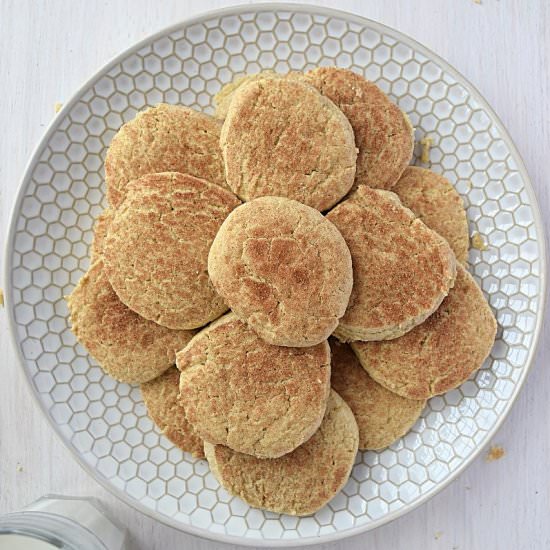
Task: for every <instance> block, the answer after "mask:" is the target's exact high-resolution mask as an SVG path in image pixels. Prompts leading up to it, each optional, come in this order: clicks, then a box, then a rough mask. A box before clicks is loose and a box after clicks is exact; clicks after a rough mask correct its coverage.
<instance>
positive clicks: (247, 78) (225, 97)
mask: <svg viewBox="0 0 550 550" xmlns="http://www.w3.org/2000/svg"><path fill="white" fill-rule="evenodd" d="M282 76H283V75H281V74H280V73H276V72H275V71H269V70H268V71H262V72H259V73H254V74H247V75H244V76H241V77H239V78H236V79H235V80H233V81H232V82H228V83H227V84H226V85H225V86H223V87H222V89H221V90H220V91H219V92H218V93H217V94H216V95H215V96H214V103H215V105H216V112H215V114H214V116H215V117H216V118H219V119H221V120H223V119H225V117H226V116H227V111H228V110H229V105H230V104H231V101H232V99H233V96H234V94H235V92H236V91H237V90H238V89H239V88H240V87H241V86H243V85H245V84H248V83H249V82H256V81H257V80H269V79H274V78H281V77H282Z"/></svg>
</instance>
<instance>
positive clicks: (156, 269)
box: [103, 172, 240, 329]
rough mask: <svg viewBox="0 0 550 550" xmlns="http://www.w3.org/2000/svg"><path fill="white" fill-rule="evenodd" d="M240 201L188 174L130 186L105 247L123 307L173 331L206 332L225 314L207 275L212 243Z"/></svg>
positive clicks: (148, 178) (169, 174) (160, 176)
mask: <svg viewBox="0 0 550 550" xmlns="http://www.w3.org/2000/svg"><path fill="white" fill-rule="evenodd" d="M239 204H240V201H239V200H238V199H237V197H235V195H233V194H232V193H231V192H230V191H227V190H226V189H222V188H221V187H219V186H218V185H215V184H213V183H209V182H207V181H205V180H200V179H198V178H194V177H192V176H189V175H186V174H178V173H176V172H164V173H161V174H150V175H148V176H143V177H142V178H140V179H138V180H135V181H133V182H131V183H130V184H129V185H128V189H127V196H126V199H125V200H124V202H123V203H122V204H121V205H120V206H119V207H118V208H117V209H116V211H115V214H114V216H113V219H112V220H111V223H110V225H109V229H108V231H107V235H106V237H105V243H104V247H103V257H104V263H105V273H106V274H107V277H108V278H109V281H110V282H111V284H112V286H113V288H114V290H115V292H116V293H117V295H118V296H119V298H120V299H121V301H122V302H124V303H125V304H126V305H127V306H128V307H129V308H130V309H132V310H134V311H136V312H137V313H139V315H141V316H142V317H145V318H146V319H150V320H152V321H155V322H156V323H158V324H160V325H163V326H167V327H169V328H174V329H192V328H197V327H201V326H203V325H205V324H207V323H208V322H210V321H212V320H214V319H217V318H218V317H219V316H220V315H222V314H223V313H224V312H225V311H226V310H227V306H226V305H225V303H224V301H223V299H222V298H221V297H220V296H219V295H218V293H217V292H216V291H215V290H214V287H213V285H212V283H211V281H210V279H209V277H208V271H207V261H208V251H209V249H210V245H211V244H212V241H213V239H214V237H215V235H216V233H217V232H218V229H219V228H220V226H221V224H222V222H223V221H224V219H225V218H226V217H227V215H228V214H229V213H230V212H231V211H232V210H233V209H234V208H235V207H236V206H238V205H239Z"/></svg>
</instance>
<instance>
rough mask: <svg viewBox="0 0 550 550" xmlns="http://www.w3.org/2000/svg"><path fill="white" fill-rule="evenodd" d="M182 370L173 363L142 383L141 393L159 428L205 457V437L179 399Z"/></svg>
mask: <svg viewBox="0 0 550 550" xmlns="http://www.w3.org/2000/svg"><path fill="white" fill-rule="evenodd" d="M179 381H180V371H179V370H178V369H177V368H176V367H170V368H169V369H168V370H167V371H166V372H165V373H163V374H161V375H160V376H159V377H157V378H155V379H154V380H151V381H150V382H145V383H144V384H141V388H140V389H141V396H142V397H143V402H144V403H145V407H146V408H147V414H148V415H149V417H150V418H151V420H152V421H153V422H154V423H155V424H156V425H157V427H158V428H159V430H160V431H161V432H162V434H163V435H165V436H166V437H167V438H168V439H169V440H170V441H171V442H172V443H174V445H176V446H177V447H179V448H180V449H181V450H183V451H185V452H188V453H191V454H192V455H193V456H195V457H197V458H204V444H203V441H202V439H201V438H200V437H199V436H198V435H197V434H196V433H195V430H194V429H193V427H192V426H191V424H189V422H187V419H186V418H185V410H184V408H183V407H182V406H181V405H180V404H179V403H178V394H179Z"/></svg>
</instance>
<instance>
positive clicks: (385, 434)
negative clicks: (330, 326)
mask: <svg viewBox="0 0 550 550" xmlns="http://www.w3.org/2000/svg"><path fill="white" fill-rule="evenodd" d="M330 349H331V351H332V359H331V376H330V383H331V386H332V389H334V390H336V391H337V392H338V394H339V395H340V397H341V398H342V399H343V400H344V401H345V402H346V403H347V404H348V405H349V408H350V409H351V410H352V412H353V415H354V416H355V420H356V421H357V426H358V428H359V449H361V450H363V451H366V450H378V449H384V448H385V447H387V446H388V445H391V444H392V443H393V442H394V441H396V440H397V439H399V438H400V437H402V436H403V435H405V434H406V433H407V432H408V431H409V430H410V429H411V427H412V426H413V425H414V423H415V422H416V421H417V420H418V417H419V416H420V414H421V413H422V409H423V408H424V405H426V401H425V400H413V399H407V398H405V397H401V396H400V395H397V394H396V393H393V392H391V391H389V390H387V389H386V388H384V387H383V386H381V385H380V384H379V383H378V382H375V381H374V380H373V379H372V378H371V377H370V376H369V375H368V373H367V372H366V371H365V369H364V368H363V367H362V366H361V363H359V360H358V359H357V357H356V356H355V354H354V353H353V351H352V349H351V348H350V347H349V345H348V344H342V343H340V342H338V341H337V340H334V339H331V340H330Z"/></svg>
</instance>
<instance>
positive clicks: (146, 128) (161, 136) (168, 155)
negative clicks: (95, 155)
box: [105, 103, 225, 207]
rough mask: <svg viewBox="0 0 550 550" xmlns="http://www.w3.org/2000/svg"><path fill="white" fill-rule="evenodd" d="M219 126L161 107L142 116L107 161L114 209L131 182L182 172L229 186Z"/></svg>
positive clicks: (116, 141)
mask: <svg viewBox="0 0 550 550" xmlns="http://www.w3.org/2000/svg"><path fill="white" fill-rule="evenodd" d="M220 129H221V124H220V122H219V121H218V120H216V119H214V118H212V117H210V116H208V115H205V114H203V113H199V112H197V111H195V110H193V109H190V108H189V107H183V106H180V105H168V104H166V103H160V104H159V105H157V106H156V107H151V108H148V109H145V110H144V111H141V112H140V113H138V114H137V116H136V117H135V118H134V119H132V120H130V121H129V122H127V123H126V124H124V125H123V126H122V127H121V128H120V130H119V131H118V132H117V134H116V135H115V137H114V138H113V140H112V141H111V145H110V146H109V150H108V151H107V156H106V158H105V183H106V187H107V198H108V200H109V204H110V205H111V206H114V207H117V206H118V205H119V204H120V203H121V202H122V201H123V200H124V197H125V196H126V187H127V185H128V183H129V182H130V181H132V180H135V179H137V178H140V177H141V176H144V175H146V174H153V173H156V172H181V173H183V174H190V175H191V176H196V177H197V178H202V179H205V180H208V181H210V182H212V183H217V184H218V185H221V186H225V178H224V175H223V163H222V158H221V151H220V146H219V139H220Z"/></svg>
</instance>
